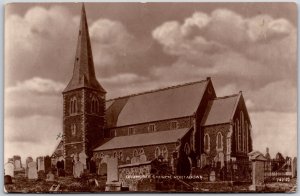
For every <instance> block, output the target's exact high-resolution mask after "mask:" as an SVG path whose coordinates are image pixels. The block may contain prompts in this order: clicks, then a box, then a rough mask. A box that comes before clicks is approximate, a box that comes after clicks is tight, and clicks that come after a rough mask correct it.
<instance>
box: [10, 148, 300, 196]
mask: <svg viewBox="0 0 300 196" xmlns="http://www.w3.org/2000/svg"><path fill="white" fill-rule="evenodd" d="M249 158H250V161H251V167H252V168H253V170H252V177H251V182H242V181H238V180H231V181H228V180H224V179H223V180H222V179H221V178H220V175H219V174H218V172H217V170H213V171H211V172H209V174H208V176H205V175H204V174H202V175H196V173H195V172H192V173H191V174H190V176H185V177H184V176H176V175H171V174H170V173H168V168H167V166H166V165H165V164H164V163H163V162H160V161H159V160H156V161H153V162H146V163H144V164H143V165H142V167H143V169H144V171H147V168H150V167H151V169H150V170H149V169H148V170H149V171H150V175H149V176H147V173H145V175H144V177H142V176H139V175H136V176H135V178H133V176H132V179H127V177H125V176H128V174H129V173H130V172H129V171H131V172H132V171H137V170H136V169H137V168H138V167H139V165H138V164H134V165H131V164H129V165H123V166H118V165H117V161H116V160H114V159H113V158H107V160H106V161H107V163H109V164H108V165H107V168H103V167H102V168H97V171H95V170H94V171H95V172H93V171H92V172H91V170H88V169H87V168H86V166H85V164H83V163H82V162H81V161H82V160H81V161H80V158H79V156H78V157H76V158H74V159H75V160H76V159H77V162H76V163H75V164H74V168H73V170H74V171H73V174H67V173H65V172H64V161H63V160H59V159H58V160H56V162H53V160H51V158H50V157H49V156H46V157H37V159H36V162H35V161H34V160H33V159H32V158H31V157H28V158H27V159H26V161H25V164H24V165H22V163H21V158H20V157H19V156H14V158H12V159H9V160H8V162H7V163H6V164H5V168H4V169H5V177H4V181H5V192H8V193H72V192H74V193H76V192H84V193H88V192H89V193H95V192H104V191H109V192H112V191H113V192H114V191H142V192H143V191H146V192H147V191H151V192H152V191H155V192H210V193H211V192H215V193H218V192H234V193H238V192H266V193H269V192H270V193H272V192H275V193H276V192H295V191H296V185H297V184H296V183H297V178H296V172H297V169H296V158H294V159H293V160H292V161H291V159H289V158H287V160H286V161H285V160H281V162H280V161H278V160H277V159H278V158H279V159H280V158H281V159H282V157H280V156H279V157H278V155H277V156H276V158H274V159H270V157H269V156H268V153H266V155H263V154H262V153H259V152H257V151H253V152H251V153H249ZM114 163H115V164H114ZM276 164H277V165H276ZM268 166H271V167H268ZM99 167H100V166H99ZM275 167H277V168H281V170H277V172H275V171H271V170H272V169H274V168H275ZM154 168H155V169H154ZM283 168H285V171H284V172H283V170H282V169H283ZM95 169H96V168H95ZM131 174H132V175H133V174H134V173H131ZM227 175H232V174H227ZM270 177H272V178H270ZM133 182H134V183H137V184H138V185H137V186H135V188H134V189H133V188H132V187H133V186H132V184H134V183H133ZM124 185H127V187H126V186H124ZM130 187H131V188H130Z"/></svg>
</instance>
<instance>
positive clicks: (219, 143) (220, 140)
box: [217, 132, 223, 149]
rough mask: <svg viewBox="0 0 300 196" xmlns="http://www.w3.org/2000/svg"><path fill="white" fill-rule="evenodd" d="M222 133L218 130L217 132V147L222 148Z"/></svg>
mask: <svg viewBox="0 0 300 196" xmlns="http://www.w3.org/2000/svg"><path fill="white" fill-rule="evenodd" d="M222 138H223V136H222V133H221V132H218V134H217V149H223V141H222Z"/></svg>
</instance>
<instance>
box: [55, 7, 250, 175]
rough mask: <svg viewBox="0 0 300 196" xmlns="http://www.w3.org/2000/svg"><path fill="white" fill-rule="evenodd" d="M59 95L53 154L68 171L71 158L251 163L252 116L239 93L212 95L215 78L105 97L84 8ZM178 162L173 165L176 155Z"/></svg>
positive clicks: (187, 166)
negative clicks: (59, 130)
mask: <svg viewBox="0 0 300 196" xmlns="http://www.w3.org/2000/svg"><path fill="white" fill-rule="evenodd" d="M62 94H63V139H62V141H61V143H60V144H59V146H58V148H57V149H56V150H55V152H54V153H53V155H52V157H63V159H64V161H65V170H66V172H68V173H72V164H73V163H72V161H73V155H74V154H79V153H85V154H86V157H87V159H86V160H87V162H86V168H87V169H89V168H90V165H89V164H90V162H91V161H93V162H94V161H96V162H97V161H98V162H99V161H101V159H103V158H104V157H114V158H116V159H117V160H118V165H119V167H120V166H122V165H130V164H135V165H138V164H140V163H144V162H151V161H153V160H156V159H160V160H162V161H164V162H165V163H167V164H168V165H170V166H171V167H172V168H173V170H174V173H176V174H178V175H189V174H190V172H191V170H192V168H203V167H205V166H206V165H211V164H216V163H218V164H219V165H220V166H221V167H223V166H224V165H225V164H226V162H229V161H230V160H248V153H249V152H250V151H252V139H251V121H250V118H249V114H248V112H247V108H246V105H245V100H244V97H243V94H242V92H241V91H240V92H238V93H236V94H233V95H229V96H224V97H217V96H216V92H215V89H214V86H213V82H212V79H211V78H210V77H207V78H206V79H204V80H201V81H196V82H191V83H186V84H182V85H177V86H171V87H168V88H163V89H158V90H153V91H148V92H142V93H138V94H133V95H128V96H124V97H119V98H115V99H110V100H107V99H106V90H105V89H104V88H103V86H102V85H101V84H100V83H99V82H98V80H97V78H96V75H95V69H94V62H93V55H92V49H91V41H90V37H89V31H88V24H87V19H86V12H85V8H84V5H83V7H82V13H81V21H80V29H79V35H78V42H77V50H76V56H75V62H74V70H73V75H72V78H71V80H70V82H69V84H68V85H67V87H66V88H65V89H64V91H63V92H62ZM175 159H176V160H177V162H176V163H177V164H176V165H175V164H174V160H175Z"/></svg>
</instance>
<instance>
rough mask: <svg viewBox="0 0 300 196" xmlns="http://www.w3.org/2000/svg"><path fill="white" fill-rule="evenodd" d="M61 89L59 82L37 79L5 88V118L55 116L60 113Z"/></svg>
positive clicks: (61, 85)
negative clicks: (37, 115)
mask: <svg viewBox="0 0 300 196" xmlns="http://www.w3.org/2000/svg"><path fill="white" fill-rule="evenodd" d="M63 87H64V85H63V84H62V83H60V82H55V81H53V80H50V79H44V78H39V77H34V78H31V79H29V80H25V81H24V82H18V83H17V84H16V85H15V86H11V87H7V88H6V89H5V95H4V102H5V106H4V108H5V116H6V117H8V118H10V117H18V116H19V117H22V116H28V115H33V114H41V115H53V116H57V115H58V114H61V113H62V110H61V108H62V96H61V92H62V90H63ZM58 116H61V115H58Z"/></svg>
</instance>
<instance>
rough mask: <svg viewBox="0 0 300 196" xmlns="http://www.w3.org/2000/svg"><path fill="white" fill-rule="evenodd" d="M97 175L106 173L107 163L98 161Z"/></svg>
mask: <svg viewBox="0 0 300 196" xmlns="http://www.w3.org/2000/svg"><path fill="white" fill-rule="evenodd" d="M98 175H100V176H106V175H107V164H106V163H99V168H98Z"/></svg>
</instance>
